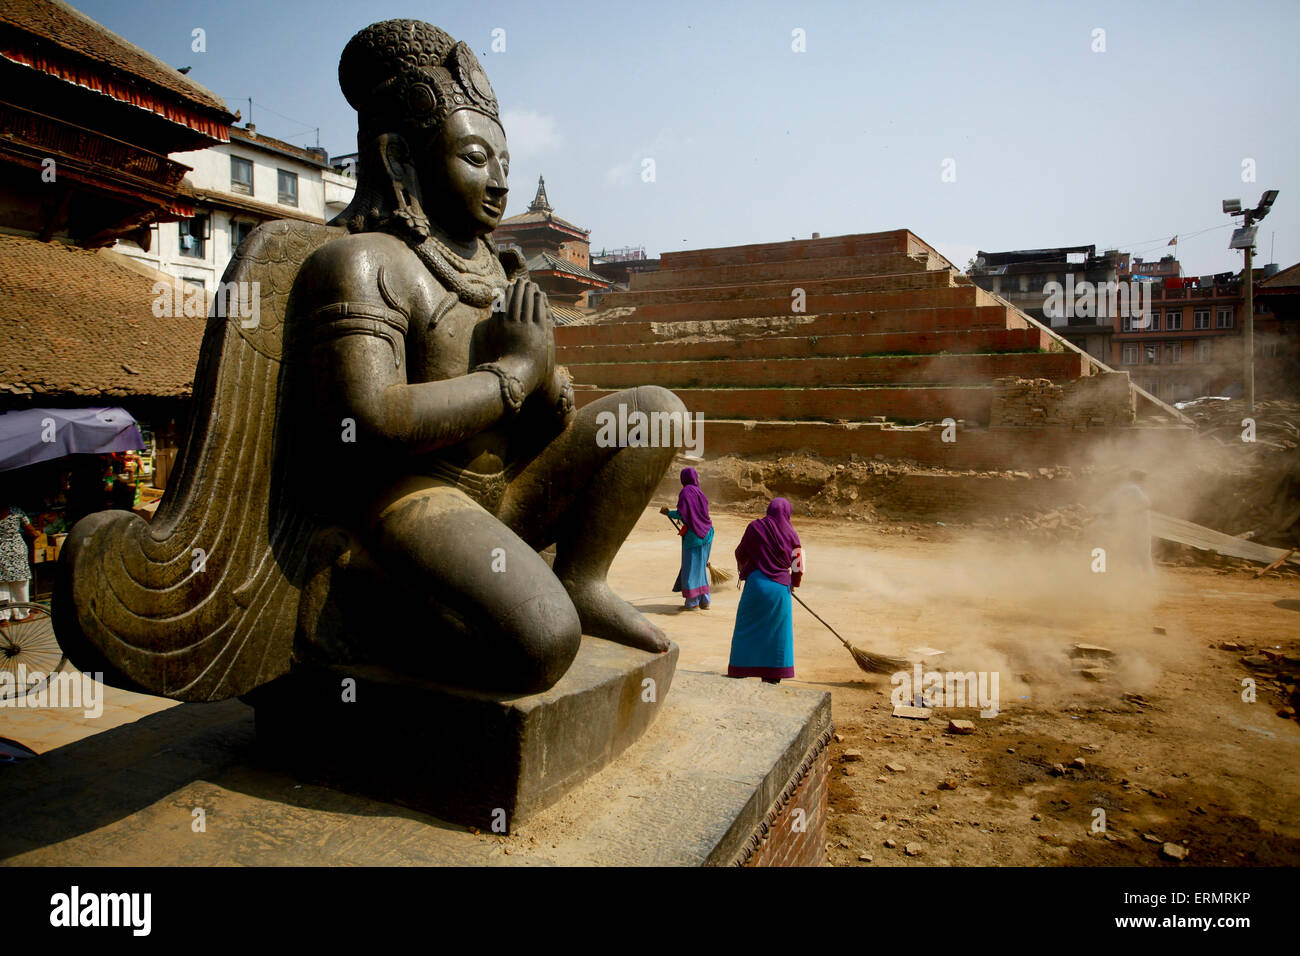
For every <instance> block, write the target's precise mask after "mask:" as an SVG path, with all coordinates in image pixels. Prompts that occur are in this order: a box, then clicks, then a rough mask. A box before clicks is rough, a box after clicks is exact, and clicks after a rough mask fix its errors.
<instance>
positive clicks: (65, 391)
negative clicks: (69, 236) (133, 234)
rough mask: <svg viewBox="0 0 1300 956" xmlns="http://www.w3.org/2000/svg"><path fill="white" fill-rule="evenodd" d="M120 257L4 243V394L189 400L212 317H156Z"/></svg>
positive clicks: (147, 285)
mask: <svg viewBox="0 0 1300 956" xmlns="http://www.w3.org/2000/svg"><path fill="white" fill-rule="evenodd" d="M122 258H123V257H121V256H119V255H117V254H115V253H111V252H96V251H93V250H90V249H82V248H80V247H76V246H65V245H62V244H60V243H55V242H40V241H38V240H36V239H26V238H21V237H18V236H5V235H0V394H3V393H10V394H15V393H16V394H32V393H36V394H46V395H53V396H58V395H96V396H98V395H119V396H186V395H189V393H190V390H191V388H192V386H193V382H194V369H195V366H196V365H197V364H198V359H199V345H200V343H201V342H202V340H203V329H204V326H205V324H206V319H205V318H203V319H200V318H186V317H184V316H180V317H176V318H161V319H159V318H155V317H154V315H153V308H152V306H153V301H154V292H153V286H154V283H155V282H156V281H158V280H159V279H162V280H165V281H169V282H174V281H175V280H172V279H171V277H170V276H165V275H163V274H162V273H154V274H153V275H152V276H151V275H149V274H145V273H144V272H143V271H140V269H139V267H134V268H133V267H131V266H127V265H123V264H122V261H121V260H122Z"/></svg>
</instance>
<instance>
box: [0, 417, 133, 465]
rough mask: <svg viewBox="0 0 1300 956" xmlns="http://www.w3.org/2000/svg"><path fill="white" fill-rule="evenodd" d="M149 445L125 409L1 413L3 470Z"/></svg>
mask: <svg viewBox="0 0 1300 956" xmlns="http://www.w3.org/2000/svg"><path fill="white" fill-rule="evenodd" d="M144 447H145V443H144V439H143V438H142V437H141V436H140V428H139V426H138V425H136V423H135V419H134V418H132V417H131V415H130V414H129V413H128V412H127V411H126V409H123V408H26V409H23V410H22V411H17V412H4V413H3V414H0V471H13V470H14V469H15V468H22V467H24V466H26V465H33V464H35V463H36V462H38V461H49V460H50V459H53V458H61V457H62V456H64V455H106V454H108V453H109V452H115V451H135V450H138V449H142V448H144Z"/></svg>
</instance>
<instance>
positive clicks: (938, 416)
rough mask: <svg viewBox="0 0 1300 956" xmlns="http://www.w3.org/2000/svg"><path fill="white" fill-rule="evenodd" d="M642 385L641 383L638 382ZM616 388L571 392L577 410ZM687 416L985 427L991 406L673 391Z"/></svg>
mask: <svg viewBox="0 0 1300 956" xmlns="http://www.w3.org/2000/svg"><path fill="white" fill-rule="evenodd" d="M640 384H644V383H640ZM616 391H618V390H617V389H600V388H581V387H580V388H576V389H574V396H575V398H576V401H577V405H578V407H579V408H581V407H583V406H584V405H586V404H588V403H589V402H593V401H595V400H596V399H598V398H603V397H604V396H606V395H611V394H613V393H614V392H616ZM673 391H674V392H676V393H677V396H678V398H680V399H681V400H682V401H683V402H685V403H686V407H687V409H688V410H689V411H690V412H691V413H692V414H694V413H696V412H698V413H700V414H702V415H703V416H704V417H705V419H711V418H737V419H743V418H754V419H766V420H771V421H825V422H836V421H846V422H853V421H858V422H861V421H868V420H869V419H871V418H872V417H874V416H877V415H884V416H885V417H886V418H888V419H889V420H890V421H897V422H925V421H940V420H942V419H944V418H955V419H965V420H966V421H969V422H972V423H978V424H987V423H988V420H989V409H990V407H991V405H992V402H993V389H992V388H991V387H988V388H985V387H978V386H972V387H961V386H924V385H918V386H910V387H909V386H892V385H881V386H858V387H830V388H676V389H673Z"/></svg>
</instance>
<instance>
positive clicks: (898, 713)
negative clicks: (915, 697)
mask: <svg viewBox="0 0 1300 956" xmlns="http://www.w3.org/2000/svg"><path fill="white" fill-rule="evenodd" d="M933 713H934V711H933V710H931V709H930V708H928V707H912V706H910V705H907V704H900V705H899V706H897V707H895V708H894V716H895V717H903V718H906V719H907V720H929V719H930V715H931V714H933Z"/></svg>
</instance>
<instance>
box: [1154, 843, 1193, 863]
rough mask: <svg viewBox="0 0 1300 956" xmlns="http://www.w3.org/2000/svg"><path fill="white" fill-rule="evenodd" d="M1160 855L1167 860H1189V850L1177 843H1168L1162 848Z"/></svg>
mask: <svg viewBox="0 0 1300 956" xmlns="http://www.w3.org/2000/svg"><path fill="white" fill-rule="evenodd" d="M1160 855H1161V856H1163V857H1164V858H1165V859H1166V860H1175V861H1177V860H1185V859H1187V849H1186V848H1185V847H1181V846H1179V845H1178V844H1177V843H1166V844H1165V845H1164V846H1162V847H1161V848H1160Z"/></svg>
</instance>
